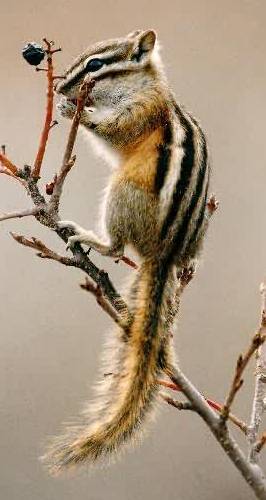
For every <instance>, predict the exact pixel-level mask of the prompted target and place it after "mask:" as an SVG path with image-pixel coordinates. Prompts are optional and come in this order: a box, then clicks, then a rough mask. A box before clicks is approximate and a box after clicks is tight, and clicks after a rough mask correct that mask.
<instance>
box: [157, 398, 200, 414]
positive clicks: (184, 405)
mask: <svg viewBox="0 0 266 500" xmlns="http://www.w3.org/2000/svg"><path fill="white" fill-rule="evenodd" d="M160 397H161V398H162V399H163V400H164V401H166V403H168V404H169V405H171V406H173V407H174V408H176V409H177V410H180V411H181V410H190V411H196V410H195V407H194V406H193V405H192V404H191V403H189V402H188V401H178V400H177V399H173V398H171V397H170V396H168V395H167V394H160Z"/></svg>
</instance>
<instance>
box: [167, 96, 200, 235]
mask: <svg viewBox="0 0 266 500" xmlns="http://www.w3.org/2000/svg"><path fill="white" fill-rule="evenodd" d="M175 110H176V113H177V115H178V118H179V120H180V123H181V126H182V127H183V129H184V131H185V139H184V143H183V149H184V156H183V158H182V162H181V169H180V177H179V179H178V181H177V184H176V186H175V190H174V193H173V198H172V203H171V205H170V209H169V211H168V214H167V216H166V218H165V221H164V224H163V227H162V230H161V239H164V238H165V237H166V234H167V232H168V229H169V228H170V227H171V225H172V224H173V222H174V220H175V218H176V214H177V211H178V208H179V207H180V204H181V201H182V199H183V197H184V195H185V192H186V190H187V188H188V186H189V182H190V178H191V174H192V170H193V165H194V156H195V147H194V131H193V127H192V125H191V124H190V122H189V120H187V118H186V117H185V115H184V114H183V113H182V111H181V109H180V108H179V107H178V106H177V105H175Z"/></svg>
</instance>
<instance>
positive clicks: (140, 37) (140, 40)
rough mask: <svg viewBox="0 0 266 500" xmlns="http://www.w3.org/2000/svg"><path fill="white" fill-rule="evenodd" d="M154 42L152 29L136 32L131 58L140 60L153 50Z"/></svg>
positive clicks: (154, 37)
mask: <svg viewBox="0 0 266 500" xmlns="http://www.w3.org/2000/svg"><path fill="white" fill-rule="evenodd" d="M155 42H156V33H155V31H153V30H147V31H140V32H137V36H136V46H135V49H134V52H133V54H132V59H135V60H136V61H141V60H142V59H144V58H145V57H147V56H148V55H149V54H150V53H151V52H152V50H153V48H154V45H155Z"/></svg>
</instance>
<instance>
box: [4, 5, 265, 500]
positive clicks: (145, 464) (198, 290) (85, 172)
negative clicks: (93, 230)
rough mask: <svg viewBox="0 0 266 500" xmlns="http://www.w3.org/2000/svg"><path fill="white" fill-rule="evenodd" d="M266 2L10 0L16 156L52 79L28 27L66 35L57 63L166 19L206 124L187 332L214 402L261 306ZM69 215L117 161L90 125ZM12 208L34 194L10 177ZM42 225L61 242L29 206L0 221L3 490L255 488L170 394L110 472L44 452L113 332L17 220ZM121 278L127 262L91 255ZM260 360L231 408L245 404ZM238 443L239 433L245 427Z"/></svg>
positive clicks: (58, 135) (32, 147) (71, 183)
mask: <svg viewBox="0 0 266 500" xmlns="http://www.w3.org/2000/svg"><path fill="white" fill-rule="evenodd" d="M265 14H266V5H265V1H264V0H261V1H257V0H252V1H245V0H242V1H241V0H233V1H229V0H226V1H223V2H220V1H217V0H215V1H213V0H199V1H198V0H177V1H168V2H167V1H165V2H160V1H157V0H153V1H152V2H151V1H147V0H135V1H134V2H129V1H125V0H124V1H122V0H117V1H116V2H114V1H111V0H107V1H105V2H103V1H102V0H98V1H97V2H92V1H82V0H76V1H75V2H72V1H69V0H64V1H63V0H57V1H55V2H52V1H51V0H47V1H46V2H34V1H32V0H31V1H21V2H17V1H15V0H9V1H8V2H3V0H2V2H1V5H0V18H1V33H0V38H1V43H0V64H1V70H0V71H1V79H0V96H1V98H0V99H1V107H0V109H1V112H0V113H1V114H0V116H1V119H0V142H1V143H5V144H7V145H8V153H9V155H10V157H11V158H12V159H13V160H14V161H16V162H18V163H19V164H23V163H31V162H32V159H33V158H34V154H35V152H36V144H37V141H38V137H39V131H40V127H41V124H42V119H43V107H44V102H45V84H44V77H43V74H35V73H34V71H33V70H31V68H30V67H29V66H28V65H27V64H25V62H24V61H23V60H22V58H21V56H20V50H21V47H22V46H23V45H24V44H25V42H27V41H28V40H40V39H41V38H42V36H47V37H50V38H54V39H56V41H57V42H58V43H60V44H61V45H62V46H63V48H64V51H63V53H62V54H61V55H58V57H57V58H56V60H57V68H58V72H60V71H62V69H63V68H64V66H65V64H68V63H69V62H70V60H71V58H72V57H73V56H76V55H77V54H79V53H80V51H81V50H83V49H84V48H85V47H86V46H87V45H89V44H90V43H91V42H93V41H96V40H101V39H105V38H108V37H112V36H117V35H121V34H125V33H127V32H128V31H131V30H134V29H137V28H149V27H152V28H155V29H156V30H157V31H158V34H159V37H160V40H161V43H162V55H163V59H164V62H165V66H166V71H167V74H168V76H169V80H170V83H171V86H172V87H173V89H174V90H175V92H176V94H177V96H178V98H180V99H181V101H182V102H183V103H185V104H186V105H187V107H188V108H189V109H190V110H191V111H192V112H193V113H194V114H195V115H196V116H198V117H199V118H200V120H201V123H202V124H203V126H204V128H205V129H206V131H207V133H208V136H209V143H210V148H211V152H212V163H213V181H212V184H213V190H214V191H215V193H216V194H217V196H218V198H219V200H220V210H219V212H218V213H217V215H216V216H215V218H214V219H213V222H212V224H211V229H210V231H209V235H208V240H207V242H206V245H205V251H204V258H203V260H202V265H201V268H200V270H199V272H198V275H197V277H196V279H195V280H194V281H193V283H192V285H191V287H189V289H188V290H187V292H186V294H185V297H184V300H183V304H182V311H181V317H180V323H179V331H178V333H177V334H176V346H177V350H178V353H179V358H180V360H181V364H182V367H183V368H184V370H185V372H186V373H187V374H188V375H189V376H190V377H191V379H192V380H193V381H194V382H195V383H196V384H197V386H198V387H199V388H200V389H201V390H202V391H204V392H205V393H206V394H208V395H209V396H210V397H213V398H216V399H217V400H218V401H221V400H223V397H224V394H225V393H226V390H227V388H228V385H229V383H230V379H231V374H232V372H233V366H234V363H235V360H236V357H237V354H238V353H239V352H240V350H241V349H242V348H244V347H245V346H247V343H248V340H249V338H250V335H251V334H252V332H253V331H254V329H255V328H256V325H257V322H258V317H259V300H260V299H259V292H258V287H259V283H260V281H261V280H262V279H263V278H264V277H265V268H266V258H265V254H266V231H265V217H264V212H265V208H266V206H265V205H266V202H265V152H264V144H265V120H264V118H265V79H266V71H265V39H266V35H265ZM68 126H69V124H68V123H65V122H64V123H62V125H60V127H57V128H56V129H54V131H53V132H52V137H51V141H50V144H49V149H48V154H47V159H46V162H45V175H44V181H47V180H51V178H52V175H53V173H54V171H55V170H56V169H57V167H58V165H59V163H60V158H61V155H62V152H63V146H64V140H65V137H66V133H67V130H68ZM76 150H77V152H78V161H77V164H76V166H75V168H74V169H73V171H72V173H71V175H70V176H69V179H68V182H67V186H66V189H65V193H64V199H63V203H62V216H63V217H64V218H72V219H74V220H76V221H78V222H79V223H81V224H83V225H85V226H87V227H92V226H93V225H94V223H95V220H96V218H97V207H98V203H99V200H100V193H101V190H102V188H103V187H104V185H105V178H106V173H107V170H106V166H105V165H104V163H103V162H102V161H101V160H100V159H96V158H95V157H94V155H93V153H91V151H90V150H89V147H88V146H87V145H86V144H85V142H84V140H83V137H80V138H79V140H78V142H77V146H76ZM0 181H1V182H0V199H1V211H2V210H3V211H8V210H13V209H15V208H18V207H27V206H28V205H29V200H28V199H27V197H26V195H25V193H24V192H23V190H22V189H21V188H20V187H19V186H18V185H17V184H16V183H15V182H14V181H12V180H11V179H8V178H7V177H5V176H1V178H0ZM10 230H13V231H17V232H22V233H25V234H28V235H34V236H41V237H42V239H43V240H44V241H46V242H47V243H49V244H50V245H52V247H53V248H56V249H59V250H61V251H62V252H63V251H64V248H63V245H61V244H60V242H58V241H57V239H56V237H55V236H54V235H53V234H50V233H49V232H48V231H47V230H45V229H44V228H41V227H39V226H38V224H37V223H35V221H33V220H30V219H28V220H23V221H8V222H5V223H3V224H1V226H0V248H1V259H0V276H1V282H0V304H1V336H0V357H1V361H0V380H1V386H0V398H1V407H0V421H1V423H0V432H1V446H0V462H1V464H0V476H1V498H3V500H4V499H5V500H6V499H8V500H15V499H16V500H17V499H19V500H24V499H25V500H31V499H32V500H33V499H34V500H35V499H37V498H38V499H42V500H63V499H64V500H70V499H74V498H75V499H76V498H77V499H79V500H85V499H86V500H87V499H90V500H103V499H106V498H108V499H111V500H120V499H121V500H122V499H123V500H134V499H136V498H139V499H145V500H146V499H149V500H150V499H153V500H159V499H161V498H166V499H170V498H171V499H172V498H178V499H179V500H213V499H214V498H215V499H219V500H222V499H224V498H227V497H229V498H233V499H235V500H247V499H250V498H251V496H252V495H251V492H250V491H249V490H248V488H247V487H246V485H245V484H244V482H243V481H242V479H241V477H240V475H239V473H238V472H237V471H236V470H235V469H234V468H233V466H232V465H231V463H230V462H229V460H228V459H227V457H226V456H225V455H224V453H223V452H222V451H221V450H220V449H219V448H218V446H217V445H216V442H215V441H214V439H213V438H212V437H211V436H210V434H209V432H208V430H207V428H205V426H204V424H203V423H202V422H201V421H200V420H199V418H197V417H196V416H194V415H192V414H188V413H182V414H181V413H178V412H177V411H175V410H174V409H172V408H170V407H167V406H166V405H165V406H163V405H162V408H161V411H160V414H159V415H158V418H157V420H156V423H155V424H154V425H153V426H152V428H151V432H150V435H149V437H148V438H146V439H145V440H144V442H143V444H142V446H141V447H140V448H138V449H135V450H133V452H131V453H127V454H126V455H125V456H124V457H123V459H122V460H121V461H119V462H118V463H116V464H115V465H112V466H111V467H110V468H108V469H106V470H96V472H93V473H92V474H91V473H89V474H87V473H86V472H84V473H81V474H78V475H76V474H74V475H69V476H63V477H61V478H59V479H53V478H50V477H48V476H47V474H46V472H45V471H44V470H43V469H42V467H41V465H40V464H39V462H38V460H37V456H38V455H39V454H40V453H41V450H42V443H44V442H45V440H46V438H47V436H48V435H50V434H53V433H55V432H56V431H57V430H58V429H59V425H60V423H61V422H62V421H63V420H65V419H67V418H69V417H71V416H72V415H75V414H76V413H77V411H78V408H79V407H80V404H81V402H82V401H83V400H84V399H86V398H87V397H88V396H89V395H90V394H91V389H90V387H91V384H92V382H93V381H94V379H95V374H96V371H97V366H98V357H99V355H100V352H101V346H102V341H103V332H106V331H107V332H108V330H110V328H111V323H110V321H109V319H108V318H107V317H105V316H104V314H103V313H102V312H101V311H100V309H99V308H97V306H96V304H95V302H94V300H93V298H91V297H90V296H89V295H86V294H85V293H84V292H82V291H81V290H80V289H79V287H78V286H77V285H78V283H79V282H80V281H81V279H82V277H81V275H80V273H79V272H78V271H73V270H69V269H65V268H63V267H60V266H59V265H57V264H56V263H50V262H46V261H40V260H38V258H37V257H35V256H34V254H33V253H32V252H31V251H30V250H28V249H24V248H22V247H19V246H18V245H17V244H16V243H15V242H14V241H13V240H11V238H10V236H9V234H8V231H10ZM94 258H95V261H96V262H98V263H100V265H101V266H105V267H106V269H108V270H109V271H110V273H111V275H112V276H113V277H114V280H115V282H116V283H117V284H120V283H121V282H122V281H123V277H124V276H125V275H126V274H127V273H128V271H127V269H125V268H124V267H123V266H121V265H120V266H119V267H117V266H116V265H115V264H114V263H112V262H108V261H107V260H104V261H103V259H100V258H99V257H96V256H94ZM253 372H254V365H252V366H251V367H250V368H249V370H248V371H247V374H246V377H245V385H244V388H243V390H242V391H241V394H240V395H239V397H238V398H237V403H236V404H235V408H234V409H235V412H237V413H238V414H239V415H241V416H242V417H243V418H248V416H249V412H250V405H251V396H252V388H253ZM234 432H235V435H236V437H237V438H238V439H239V441H240V442H241V443H242V444H244V443H243V438H242V436H240V435H239V432H238V431H237V430H234Z"/></svg>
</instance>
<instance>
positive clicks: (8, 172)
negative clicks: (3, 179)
mask: <svg viewBox="0 0 266 500" xmlns="http://www.w3.org/2000/svg"><path fill="white" fill-rule="evenodd" d="M0 174H5V175H8V176H9V177H12V179H15V180H16V181H18V182H19V183H20V184H21V185H22V186H23V187H24V188H25V189H26V191H29V189H28V185H27V183H26V182H25V181H24V179H21V177H18V176H17V175H15V174H13V173H12V172H11V170H8V169H7V168H6V167H0Z"/></svg>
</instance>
